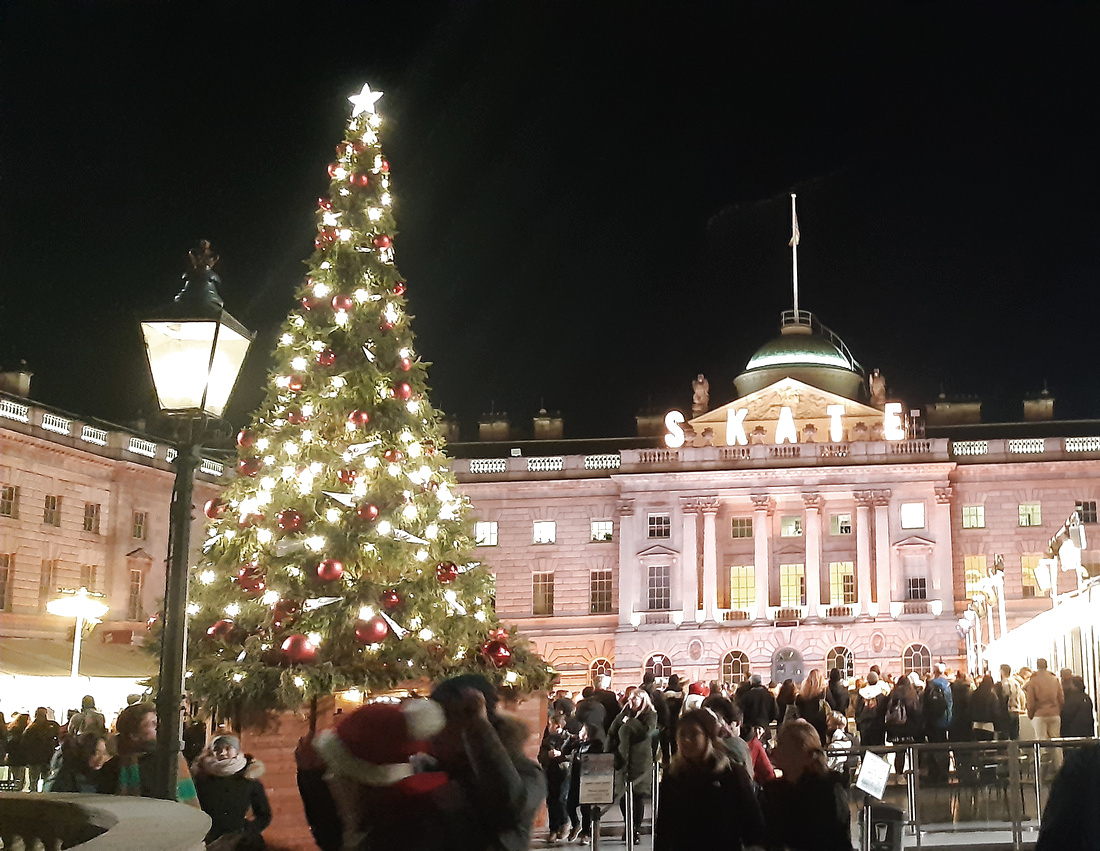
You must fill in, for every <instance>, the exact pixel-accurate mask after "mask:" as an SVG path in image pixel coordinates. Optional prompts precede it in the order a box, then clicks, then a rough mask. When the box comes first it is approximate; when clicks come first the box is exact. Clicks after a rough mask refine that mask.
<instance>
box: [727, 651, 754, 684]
mask: <svg viewBox="0 0 1100 851" xmlns="http://www.w3.org/2000/svg"><path fill="white" fill-rule="evenodd" d="M719 667H720V669H721V671H722V682H724V683H726V684H727V685H731V686H732V685H740V684H741V683H743V682H744V681H745V680H746V679H747V678H748V677H749V676H750V675H751V674H752V662H750V661H749V656H748V654H747V653H746V652H745V651H744V650H737V649H736V648H734V649H733V650H730V651H728V652H727V653H726V654H725V655H723V656H722V660H721V661H720V662H719Z"/></svg>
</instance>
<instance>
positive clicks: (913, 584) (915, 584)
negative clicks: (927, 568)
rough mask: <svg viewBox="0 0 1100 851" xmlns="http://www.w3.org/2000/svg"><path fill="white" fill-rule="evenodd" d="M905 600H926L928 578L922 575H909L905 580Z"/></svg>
mask: <svg viewBox="0 0 1100 851" xmlns="http://www.w3.org/2000/svg"><path fill="white" fill-rule="evenodd" d="M905 586H906V593H905V599H907V600H927V599H928V580H927V579H926V578H925V577H923V576H910V577H909V578H908V579H906V580H905Z"/></svg>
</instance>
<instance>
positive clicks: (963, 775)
mask: <svg viewBox="0 0 1100 851" xmlns="http://www.w3.org/2000/svg"><path fill="white" fill-rule="evenodd" d="M973 692H974V687H973V686H972V685H971V682H970V677H969V675H968V674H967V673H966V671H963V670H959V671H957V672H956V673H955V679H954V680H952V682H951V726H950V727H949V728H948V736H949V737H950V739H951V741H952V742H969V741H970V740H971V739H973V736H972V735H971V728H970V697H971V695H972V694H973ZM952 752H953V753H954V755H955V774H956V776H957V777H958V778H959V782H963V781H966V780H973V779H974V753H973V751H969V750H962V749H960V750H953V751H952Z"/></svg>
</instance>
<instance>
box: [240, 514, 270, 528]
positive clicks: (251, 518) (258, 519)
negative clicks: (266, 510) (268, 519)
mask: <svg viewBox="0 0 1100 851" xmlns="http://www.w3.org/2000/svg"><path fill="white" fill-rule="evenodd" d="M263 520H264V516H263V515H262V514H246V515H244V516H243V517H242V518H241V519H240V520H238V521H237V525H238V526H240V527H241V528H242V529H247V528H249V527H250V526H255V525H257V524H259V523H262V522H263Z"/></svg>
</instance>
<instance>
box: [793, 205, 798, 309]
mask: <svg viewBox="0 0 1100 851" xmlns="http://www.w3.org/2000/svg"><path fill="white" fill-rule="evenodd" d="M796 197H798V196H796V195H795V194H794V193H793V192H792V193H791V278H792V281H791V282H792V284H793V285H794V321H795V324H796V325H797V324H798V213H797V212H796V211H795V206H794V199H795V198H796Z"/></svg>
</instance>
